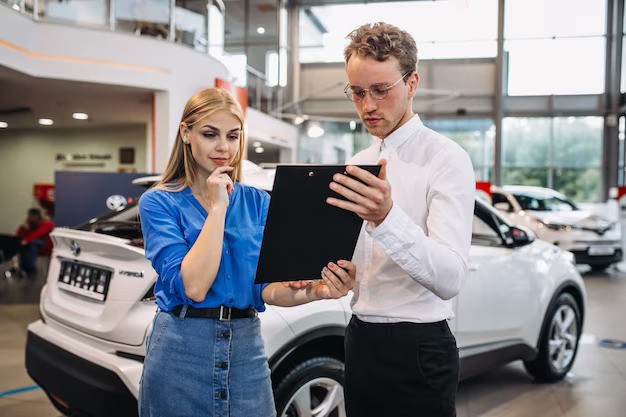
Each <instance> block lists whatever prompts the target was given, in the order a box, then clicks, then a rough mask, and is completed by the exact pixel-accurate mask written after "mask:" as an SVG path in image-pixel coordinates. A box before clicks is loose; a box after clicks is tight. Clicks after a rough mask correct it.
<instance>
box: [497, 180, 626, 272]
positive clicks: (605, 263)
mask: <svg viewBox="0 0 626 417" xmlns="http://www.w3.org/2000/svg"><path fill="white" fill-rule="evenodd" d="M491 194H492V201H493V205H494V207H496V208H497V209H499V210H501V211H503V212H504V213H506V215H507V216H508V218H509V219H510V220H511V222H512V223H513V224H515V225H521V226H525V227H527V228H530V229H531V230H532V231H533V232H534V233H535V234H536V235H537V237H538V238H540V239H543V240H545V241H548V242H550V243H553V244H555V245H557V246H559V247H561V248H563V249H565V250H567V251H570V252H572V253H573V254H574V256H575V258H576V263H579V264H587V265H589V266H591V268H592V269H593V270H604V269H606V268H608V267H609V266H611V265H612V264H614V263H616V262H619V261H621V260H622V257H623V253H622V229H621V226H620V223H619V220H613V221H612V220H609V219H608V218H606V217H604V216H601V215H599V214H595V213H592V212H591V211H588V210H581V209H580V208H578V206H577V205H576V204H574V203H573V202H572V201H570V200H569V199H567V197H565V196H564V195H563V194H561V193H559V192H557V191H554V190H551V189H549V188H543V187H530V186H519V185H518V186H504V187H495V186H494V187H492V189H491Z"/></svg>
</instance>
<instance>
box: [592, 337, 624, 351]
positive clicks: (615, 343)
mask: <svg viewBox="0 0 626 417" xmlns="http://www.w3.org/2000/svg"><path fill="white" fill-rule="evenodd" d="M598 345H599V346H600V347H605V348H610V349H626V341H623V340H617V339H601V340H600V341H599V342H598Z"/></svg>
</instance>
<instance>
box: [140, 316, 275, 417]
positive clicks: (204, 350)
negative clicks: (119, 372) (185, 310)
mask: <svg viewBox="0 0 626 417" xmlns="http://www.w3.org/2000/svg"><path fill="white" fill-rule="evenodd" d="M139 415H140V417H177V416H180V417H192V416H193V417H196V416H197V417H274V416H275V415H276V411H275V407H274V398H273V395H272V383H271V380H270V370H269V366H268V363H267V357H266V355H265V348H264V346H263V339H262V338H261V326H260V321H259V319H258V318H257V317H254V318H245V319H234V320H230V321H220V320H217V319H208V318H189V317H187V318H182V319H181V318H179V317H177V316H174V315H172V314H170V313H167V312H163V311H158V312H157V313H156V315H155V318H154V326H153V330H152V333H151V335H150V337H149V339H148V346H147V354H146V359H145V362H144V367H143V374H142V377H141V383H140V387H139Z"/></svg>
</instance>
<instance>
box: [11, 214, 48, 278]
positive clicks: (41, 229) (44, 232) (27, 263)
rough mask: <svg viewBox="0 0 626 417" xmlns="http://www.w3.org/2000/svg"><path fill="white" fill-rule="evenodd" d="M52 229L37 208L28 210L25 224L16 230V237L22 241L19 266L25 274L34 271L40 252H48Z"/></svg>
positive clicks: (45, 217)
mask: <svg viewBox="0 0 626 417" xmlns="http://www.w3.org/2000/svg"><path fill="white" fill-rule="evenodd" d="M52 229H54V223H52V220H50V219H49V218H48V217H47V216H44V215H43V214H42V213H41V210H39V209H38V208H31V209H29V210H28V216H27V217H26V222H25V223H24V224H23V225H21V226H20V227H19V228H18V229H17V233H16V235H17V237H19V238H20V239H22V242H21V244H22V246H21V249H20V265H21V268H22V269H23V270H24V271H25V272H26V273H27V274H31V273H33V272H35V270H36V262H37V255H38V254H39V252H40V250H41V249H43V250H45V251H50V249H52V240H51V239H50V232H51V231H52Z"/></svg>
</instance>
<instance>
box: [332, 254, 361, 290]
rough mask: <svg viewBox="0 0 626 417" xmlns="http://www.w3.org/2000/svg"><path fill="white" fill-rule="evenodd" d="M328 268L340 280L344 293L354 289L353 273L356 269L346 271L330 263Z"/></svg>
mask: <svg viewBox="0 0 626 417" xmlns="http://www.w3.org/2000/svg"><path fill="white" fill-rule="evenodd" d="M328 267H329V268H330V270H331V271H332V272H333V273H334V274H335V276H337V278H339V280H340V281H341V284H342V286H343V288H339V289H340V290H341V291H342V292H343V293H346V294H347V292H348V291H349V290H351V289H352V287H354V285H353V283H354V275H353V273H354V272H355V271H356V267H355V268H354V270H353V271H349V270H346V269H344V268H342V267H341V266H339V265H337V264H334V263H332V262H329V263H328Z"/></svg>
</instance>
